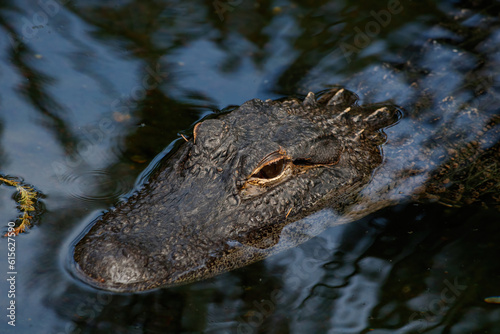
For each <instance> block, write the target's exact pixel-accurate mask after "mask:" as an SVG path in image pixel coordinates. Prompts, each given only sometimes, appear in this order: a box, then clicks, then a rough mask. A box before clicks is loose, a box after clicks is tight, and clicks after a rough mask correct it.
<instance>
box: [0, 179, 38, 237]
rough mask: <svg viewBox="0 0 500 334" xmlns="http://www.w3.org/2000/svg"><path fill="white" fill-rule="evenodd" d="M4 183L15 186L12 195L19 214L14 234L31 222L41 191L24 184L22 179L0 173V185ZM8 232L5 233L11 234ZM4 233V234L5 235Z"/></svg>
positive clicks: (36, 209)
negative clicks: (14, 191)
mask: <svg viewBox="0 0 500 334" xmlns="http://www.w3.org/2000/svg"><path fill="white" fill-rule="evenodd" d="M2 184H5V185H7V186H10V187H15V188H16V190H17V194H16V195H15V196H14V199H15V201H16V202H17V204H18V205H17V208H18V210H19V216H18V218H17V222H16V227H15V228H14V231H13V232H14V233H15V235H18V234H19V233H23V232H25V231H26V229H27V228H29V227H30V226H31V225H32V224H33V222H34V217H35V215H36V213H37V211H39V210H38V208H37V206H38V205H37V204H38V198H39V197H41V193H39V192H38V191H36V190H35V189H34V188H33V187H31V186H29V185H26V184H24V183H23V182H22V181H20V180H19V179H16V178H12V177H8V176H5V175H2V174H0V185H2ZM11 233H12V232H9V233H7V234H9V235H10V234H11ZM7 234H5V235H4V236H7Z"/></svg>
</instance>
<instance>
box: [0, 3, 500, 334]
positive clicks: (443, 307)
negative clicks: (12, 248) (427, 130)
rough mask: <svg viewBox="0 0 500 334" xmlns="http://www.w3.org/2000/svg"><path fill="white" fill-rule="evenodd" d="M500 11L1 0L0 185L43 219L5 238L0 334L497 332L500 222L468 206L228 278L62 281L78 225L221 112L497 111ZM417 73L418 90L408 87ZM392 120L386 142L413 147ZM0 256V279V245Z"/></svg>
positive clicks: (338, 235)
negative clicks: (356, 103) (342, 97)
mask: <svg viewBox="0 0 500 334" xmlns="http://www.w3.org/2000/svg"><path fill="white" fill-rule="evenodd" d="M499 9H500V4H499V3H498V2H497V1H493V2H491V1H489V2H487V1H483V2H482V1H470V2H469V1H437V2H432V1H420V2H413V1H403V0H402V1H400V2H397V1H388V2H378V3H374V2H369V1H347V0H346V1H335V2H333V1H332V2H328V1H295V2H291V1H258V2H250V1H248V2H247V1H224V0H222V1H215V2H210V1H208V2H207V1H197V0H189V1H166V0H164V1H120V0H117V1H60V2H57V1H55V0H54V1H50V0H49V1H46V2H44V1H40V2H33V1H31V2H30V1H11V0H4V1H3V2H2V4H0V29H1V34H0V35H1V36H2V37H1V38H0V77H1V80H0V172H1V173H2V174H4V175H11V176H15V177H19V178H22V179H24V181H25V182H26V183H28V184H32V185H33V186H34V187H36V189H38V190H39V191H41V192H42V193H43V194H44V198H43V199H42V204H43V206H44V212H43V214H42V215H41V216H40V220H39V221H38V222H37V224H36V225H35V227H33V228H32V229H31V230H30V231H29V233H27V234H24V235H21V236H19V237H17V238H16V266H17V268H16V269H17V276H16V298H15V301H16V323H15V324H16V326H15V328H14V327H12V326H9V325H8V324H7V320H6V316H5V315H6V314H7V312H6V307H7V306H8V302H9V300H10V299H9V298H8V297H7V291H8V290H9V285H8V282H7V281H6V280H5V279H4V280H2V281H1V282H2V283H0V286H1V289H0V291H1V293H2V295H1V296H0V302H1V306H2V309H3V310H4V311H3V312H4V314H3V315H2V319H3V320H2V322H1V324H0V326H1V327H0V328H2V330H1V331H2V333H14V332H15V333H31V332H33V331H36V332H38V333H109V332H114V333H199V332H206V333H257V332H259V333H304V332H311V333H363V332H375V333H419V332H428V333H500V326H499V325H500V320H499V319H500V307H499V306H498V305H495V304H489V303H486V302H485V301H484V299H485V298H487V297H492V296H498V295H500V289H499V287H498V281H499V279H500V266H499V264H498V259H497V257H498V254H499V251H500V249H499V244H498V242H497V241H498V237H499V236H500V230H499V229H500V228H499V225H498V222H499V218H500V215H499V213H498V211H497V210H496V209H495V208H492V207H488V208H486V207H484V206H480V205H475V206H474V205H473V206H467V207H462V208H450V207H446V206H442V205H439V204H433V203H430V204H425V205H423V204H416V203H412V202H406V203H403V204H401V205H398V206H395V207H390V208H387V209H384V210H381V211H379V212H376V213H374V214H372V215H370V216H368V217H366V218H364V219H362V220H360V221H357V222H354V223H351V224H347V225H341V226H336V227H333V228H331V229H329V230H327V231H326V232H324V233H323V234H322V235H320V236H319V237H317V238H314V239H312V240H311V241H309V242H307V243H305V244H303V245H301V246H299V247H296V248H294V249H291V250H289V251H286V252H284V253H281V254H278V255H276V256H274V257H271V258H269V259H267V260H265V261H262V262H259V263H256V264H254V265H251V266H248V267H246V268H243V269H240V270H236V271H233V272H230V273H226V274H223V275H220V276H217V277H215V278H213V279H209V280H205V281H202V282H198V283H194V284H189V285H184V286H180V287H175V288H168V289H160V290H156V291H152V292H147V293H141V294H135V295H117V294H111V293H106V292H102V291H98V290H94V289H92V288H90V287H88V286H86V285H85V284H83V283H81V282H79V281H77V280H75V279H74V278H73V277H72V276H71V273H70V272H69V271H68V270H67V268H66V266H65V260H66V259H67V257H68V254H69V251H70V243H71V242H72V241H73V240H74V238H75V237H76V236H77V235H78V234H79V233H80V232H81V231H82V230H84V228H85V227H86V226H87V225H88V224H89V223H90V222H91V221H92V219H94V218H95V217H96V216H97V215H98V214H99V213H100V212H102V211H104V210H106V209H107V208H109V207H110V206H111V205H113V204H114V203H116V202H117V201H119V200H120V199H121V198H124V197H126V196H127V195H128V194H130V192H132V191H133V190H134V189H136V187H137V186H139V185H140V183H141V180H143V176H144V171H148V168H149V169H151V166H152V165H151V164H154V162H155V161H156V160H154V159H155V157H157V160H158V156H159V157H161V156H162V155H164V154H166V153H167V152H168V151H169V149H170V148H171V147H172V146H173V143H174V141H177V140H182V139H181V136H180V134H183V133H189V131H190V130H189V129H190V128H191V127H192V125H193V124H194V123H196V122H197V121H198V120H200V119H201V118H203V117H204V116H206V115H208V114H210V113H212V112H213V111H214V110H217V109H221V108H224V107H226V106H228V105H239V104H241V103H243V102H245V101H246V100H249V99H252V98H260V99H263V100H264V99H268V98H278V97H282V96H285V95H289V94H305V93H307V92H308V91H320V90H323V89H325V88H327V87H329V86H331V85H334V84H343V85H345V86H346V87H348V88H349V89H351V90H353V91H355V92H357V93H358V94H359V95H360V98H361V102H363V103H364V102H380V101H386V100H392V101H393V102H394V103H397V104H399V105H401V106H403V107H404V108H405V110H406V112H407V115H406V116H407V117H409V118H410V119H411V113H412V110H414V109H415V106H416V105H417V104H418V103H417V102H418V101H417V99H418V98H420V97H421V96H422V95H421V93H422V92H430V93H432V94H429V96H431V98H430V99H429V101H426V102H425V103H422V104H423V107H422V108H426V109H425V110H429V112H430V111H432V110H433V106H435V105H438V102H440V101H442V100H443V99H445V98H446V97H448V96H450V95H452V96H454V97H455V101H458V102H457V103H462V104H468V105H472V106H476V107H478V108H480V110H481V111H482V112H484V113H486V114H490V115H491V114H498V113H499V112H498V107H497V106H498V104H496V103H492V102H491V101H497V100H498V92H499V88H500V86H499V82H500V76H499V70H498V69H499V68H500V29H499V27H500V25H499V13H500V11H499ZM408 64H410V65H408ZM415 78H419V79H420V81H421V82H422V86H420V87H413V88H412V87H411V86H410V85H409V84H408V83H409V82H412V80H414V79H415ZM445 116H446V115H445ZM444 121H446V117H444V120H443V122H444ZM405 124H410V123H409V122H407V123H405V121H404V120H403V121H402V122H401V123H400V124H399V125H398V126H397V127H393V128H391V129H389V130H387V131H386V133H387V136H388V138H389V139H391V138H402V137H404V136H411V137H412V138H413V139H414V140H415V141H419V140H420V141H421V142H422V143H424V142H425V139H426V138H421V137H419V134H418V133H415V132H414V131H413V129H412V128H410V127H405ZM429 126H436V125H435V123H432V122H429ZM457 126H461V128H467V127H468V126H471V128H473V127H474V124H470V125H469V124H458V125H457ZM391 136H392V137H391ZM386 154H390V151H386ZM148 166H149V167H148ZM141 173H143V174H141ZM13 192H14V190H13V189H12V188H9V187H6V186H5V185H3V186H0V218H1V221H0V224H1V226H4V227H5V228H4V229H5V230H6V227H7V223H8V222H9V221H12V220H14V219H15V218H16V216H17V214H18V213H17V211H16V208H15V202H14V201H13V200H12V198H11V197H12V194H13ZM0 245H1V246H0V247H2V249H3V254H4V255H3V256H0V268H2V271H4V277H5V276H7V271H8V267H7V240H6V239H2V241H0Z"/></svg>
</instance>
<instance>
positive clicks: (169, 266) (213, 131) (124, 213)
mask: <svg viewBox="0 0 500 334" xmlns="http://www.w3.org/2000/svg"><path fill="white" fill-rule="evenodd" d="M356 101H357V96H356V95H355V94H354V93H351V92H349V91H347V90H345V89H342V88H335V89H332V90H329V91H325V92H322V93H320V94H318V96H315V95H314V94H313V93H309V94H308V95H307V97H306V98H305V99H297V98H286V99H281V100H277V101H271V100H268V101H261V100H258V99H255V100H251V101H248V102H246V103H244V104H243V105H242V106H240V107H239V108H238V109H236V110H234V111H232V112H231V113H228V114H223V115H220V116H219V117H217V118H213V119H207V120H204V121H202V122H200V123H198V124H197V125H196V126H195V127H194V130H193V136H192V138H190V139H189V141H187V142H185V143H184V144H183V145H182V146H181V147H180V148H179V149H178V150H177V151H176V152H175V153H174V154H173V155H171V156H170V157H169V158H168V159H167V160H166V161H164V163H163V165H162V166H163V167H161V168H160V169H159V170H158V171H157V172H156V173H155V174H154V175H153V176H152V177H151V179H150V180H149V182H148V183H147V184H146V185H145V186H144V188H143V189H142V190H141V191H139V192H138V193H137V194H135V195H134V196H132V197H131V198H129V199H128V200H127V201H126V202H124V203H121V204H119V205H118V206H117V207H116V208H114V209H112V210H110V211H108V212H107V213H105V214H104V215H102V216H101V217H100V218H98V219H97V220H96V221H95V222H94V223H93V224H94V225H93V227H92V228H91V229H90V231H89V232H88V233H87V234H86V235H85V236H84V237H83V238H82V239H81V240H79V241H78V242H77V244H76V246H75V250H74V259H75V263H76V272H77V273H78V276H79V277H80V278H81V279H82V280H84V281H85V282H87V283H89V284H90V285H93V286H95V287H98V288H101V289H106V290H112V291H120V292H132V291H141V290H148V289H153V288H157V287H162V286H167V285H173V284H178V283H186V282H190V281H194V280H199V279H203V278H207V277H210V276H213V275H215V274H218V273H220V272H224V271H228V270H232V269H235V268H239V267H242V266H245V265H247V264H250V263H252V262H255V261H257V260H260V259H262V258H264V257H266V256H268V255H269V254H271V253H273V252H275V251H278V250H280V237H281V233H282V230H283V228H284V227H285V226H287V225H289V224H290V223H292V222H295V221H298V220H300V219H301V218H303V217H305V216H307V215H310V214H311V213H313V212H316V211H319V210H321V209H323V208H325V207H328V208H331V209H333V210H334V211H335V212H336V213H339V214H342V212H343V211H344V208H345V207H346V206H347V205H349V203H352V202H355V199H356V197H357V196H358V194H359V192H360V191H361V190H362V189H363V188H364V186H365V185H366V184H367V183H368V182H370V179H371V176H372V173H373V172H374V170H375V169H376V168H377V167H378V166H379V165H380V164H381V163H382V154H381V150H380V145H382V144H383V143H384V142H385V140H386V139H385V135H384V133H383V132H382V129H384V128H385V127H388V126H391V125H393V124H395V123H396V122H397V121H398V119H399V118H400V117H401V111H400V110H399V109H398V108H397V107H395V106H393V105H390V104H386V105H382V104H374V105H365V106H359V105H357V103H356ZM302 232H303V231H301V228H297V229H296V230H292V232H291V235H292V238H291V239H292V240H293V243H296V244H299V243H301V242H304V241H305V240H307V239H308V238H310V237H308V236H306V235H305V234H303V233H302Z"/></svg>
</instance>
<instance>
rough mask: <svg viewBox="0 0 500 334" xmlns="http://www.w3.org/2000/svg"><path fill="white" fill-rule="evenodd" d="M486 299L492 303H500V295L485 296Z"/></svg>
mask: <svg viewBox="0 0 500 334" xmlns="http://www.w3.org/2000/svg"><path fill="white" fill-rule="evenodd" d="M484 301H485V302H487V303H490V304H500V297H498V296H496V297H488V298H484Z"/></svg>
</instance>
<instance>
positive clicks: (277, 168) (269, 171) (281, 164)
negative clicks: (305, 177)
mask: <svg viewBox="0 0 500 334" xmlns="http://www.w3.org/2000/svg"><path fill="white" fill-rule="evenodd" d="M285 166H286V163H285V159H284V158H281V159H279V160H275V161H272V162H270V163H268V164H267V165H264V166H262V167H261V169H259V171H258V172H257V173H255V174H253V177H257V178H259V179H274V178H275V177H278V176H279V175H280V174H281V173H283V170H284V169H285Z"/></svg>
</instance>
